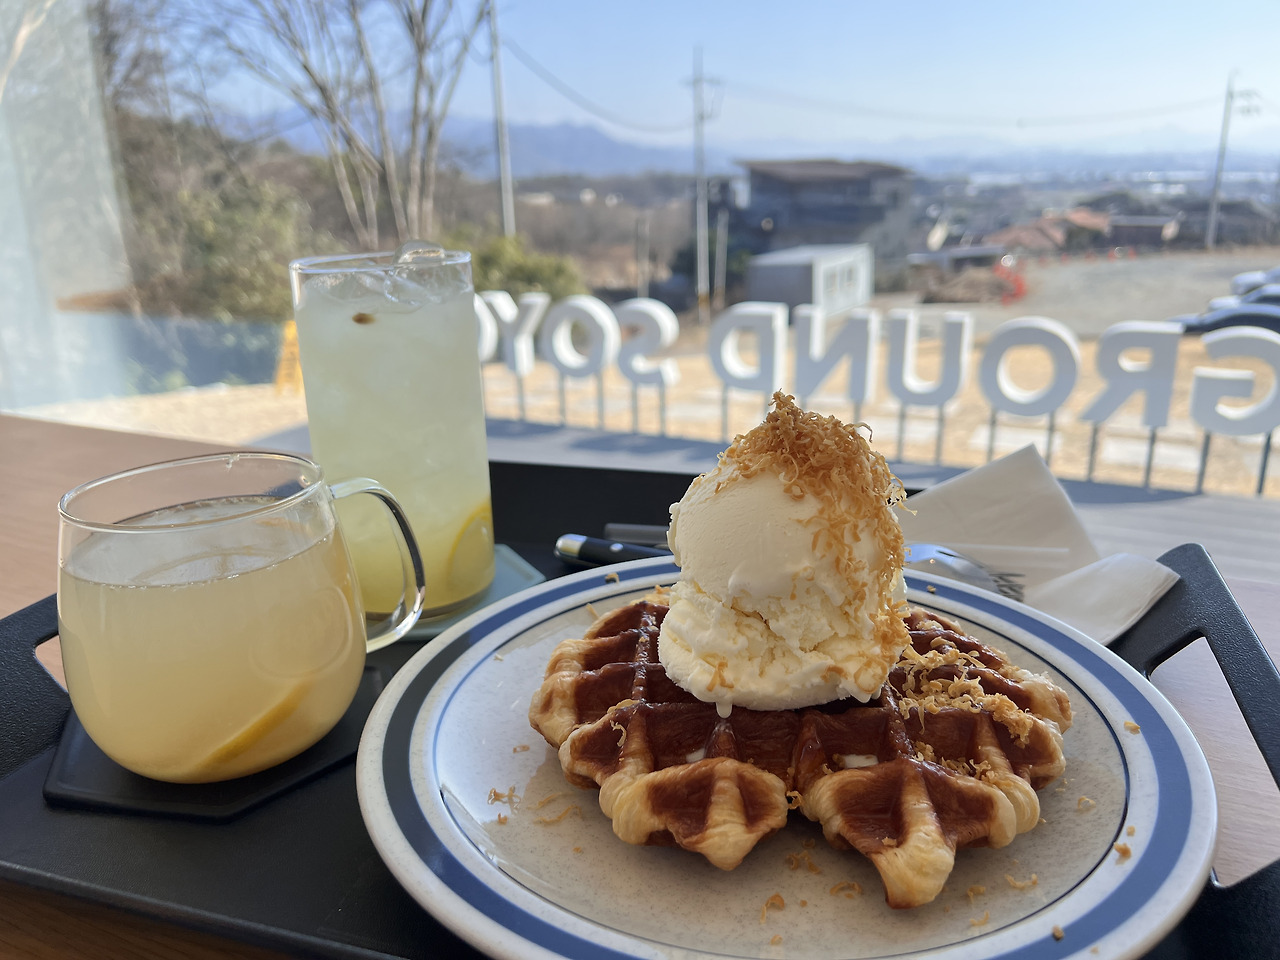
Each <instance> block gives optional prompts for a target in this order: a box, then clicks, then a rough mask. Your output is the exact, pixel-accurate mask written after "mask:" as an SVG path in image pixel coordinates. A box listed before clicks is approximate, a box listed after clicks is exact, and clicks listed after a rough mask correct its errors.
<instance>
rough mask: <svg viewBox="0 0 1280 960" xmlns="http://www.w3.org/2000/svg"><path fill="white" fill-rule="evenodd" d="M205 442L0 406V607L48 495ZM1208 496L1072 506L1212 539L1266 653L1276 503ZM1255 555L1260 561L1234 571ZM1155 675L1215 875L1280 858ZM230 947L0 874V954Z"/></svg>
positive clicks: (1228, 711) (35, 541)
mask: <svg viewBox="0 0 1280 960" xmlns="http://www.w3.org/2000/svg"><path fill="white" fill-rule="evenodd" d="M216 449H219V448H218V447H214V446H210V445H207V444H198V443H191V442H188V441H182V440H173V439H167V438H161V437H153V436H143V435H137V434H125V433H116V432H111V431H104V430H95V429H87V428H80V427H71V426H66V425H60V424H52V423H46V422H43V421H37V420H29V419H24V418H20V417H13V416H0V617H4V616H7V615H8V614H10V613H12V612H14V611H15V610H18V609H20V608H22V607H24V606H26V605H28V604H30V603H33V602H35V601H36V600H39V599H41V598H43V597H45V596H47V595H49V594H51V593H53V592H54V590H55V588H56V582H57V577H56V564H57V530H58V523H57V502H58V498H59V496H60V495H61V494H62V493H63V492H65V491H66V490H68V489H70V488H71V487H73V486H75V485H76V484H78V483H81V482H83V481H85V480H90V479H93V478H95V477H98V476H102V475H105V474H107V473H111V472H113V471H116V470H119V469H122V468H125V467H130V466H136V465H139V464H142V463H149V462H154V461H158V460H165V459H172V458H175V457H182V456H188V455H194V454H200V453H206V452H210V451H213V450H216ZM1217 501H1218V503H1217V506H1216V507H1215V505H1214V503H1213V502H1211V501H1210V500H1208V499H1206V498H1188V499H1187V500H1185V501H1182V502H1183V504H1184V506H1183V507H1182V508H1181V509H1180V508H1179V507H1178V505H1177V502H1174V501H1165V502H1160V503H1145V504H1144V503H1135V504H1128V505H1117V504H1107V505H1090V504H1082V505H1081V508H1080V509H1081V514H1082V516H1083V517H1084V521H1085V525H1086V526H1087V527H1088V528H1089V529H1090V532H1091V534H1093V536H1094V538H1095V540H1097V541H1098V543H1099V546H1100V548H1102V550H1103V552H1104V553H1108V552H1111V551H1114V550H1118V549H1128V550H1130V551H1131V552H1138V553H1148V554H1150V555H1157V554H1158V553H1159V552H1161V551H1163V550H1164V549H1168V548H1170V547H1173V546H1176V545H1178V544H1179V543H1182V542H1185V541H1186V540H1189V539H1199V540H1206V539H1208V540H1211V541H1212V542H1209V543H1207V544H1206V545H1207V546H1208V547H1209V550H1210V553H1211V554H1213V555H1214V556H1215V557H1217V558H1218V559H1219V563H1220V566H1221V567H1222V568H1223V570H1224V572H1226V574H1227V577H1228V582H1229V584H1230V585H1231V587H1232V589H1233V591H1234V592H1235V594H1236V597H1237V599H1238V600H1239V602H1240V604H1241V606H1242V607H1243V608H1244V610H1245V613H1246V614H1247V615H1248V616H1249V618H1250V620H1251V621H1252V622H1253V624H1254V625H1255V628H1257V629H1258V631H1259V634H1260V635H1261V637H1262V639H1263V641H1264V643H1266V644H1267V646H1268V648H1269V649H1270V650H1271V653H1272V656H1273V657H1276V656H1277V655H1280V627H1278V626H1277V624H1280V576H1274V575H1273V574H1272V570H1273V568H1272V567H1268V566H1265V565H1264V566H1262V567H1254V566H1250V564H1249V552H1250V550H1252V549H1253V547H1252V546H1251V545H1252V544H1255V543H1257V542H1258V540H1259V537H1260V535H1261V536H1262V537H1265V538H1266V539H1268V540H1269V541H1270V542H1271V543H1274V542H1275V540H1276V534H1277V533H1280V504H1276V503H1272V502H1264V501H1226V500H1224V499H1223V498H1217ZM1144 517H1148V518H1150V519H1149V520H1148V519H1144ZM1206 518H1212V523H1211V524H1209V523H1208V521H1207V520H1206ZM1197 534H1201V536H1197ZM1204 534H1209V535H1210V536H1205V535H1204ZM1235 544H1239V545H1240V547H1239V548H1238V549H1236V548H1234V545H1235ZM1255 569H1261V570H1262V571H1263V574H1264V575H1262V576H1258V577H1250V576H1247V575H1246V574H1248V573H1250V572H1252V571H1254V570H1255ZM55 669H56V666H55ZM1154 679H1155V682H1156V684H1157V686H1159V687H1160V688H1161V689H1162V690H1163V691H1164V692H1165V694H1166V695H1167V696H1168V697H1169V698H1170V700H1172V701H1173V703H1174V705H1175V706H1177V707H1178V709H1179V710H1180V711H1182V713H1183V715H1184V716H1185V717H1186V718H1187V720H1188V723H1189V724H1190V725H1191V727H1192V729H1193V730H1195V732H1196V735H1197V737H1199V738H1200V741H1201V744H1202V745H1203V747H1204V749H1205V753H1206V754H1207V755H1208V757H1209V761H1210V765H1211V767H1212V769H1213V773H1214V778H1215V782H1216V784H1217V787H1218V793H1219V800H1220V813H1221V824H1222V826H1221V834H1220V840H1219V851H1218V855H1217V858H1216V860H1215V869H1216V870H1217V871H1218V875H1219V877H1220V879H1222V880H1223V881H1224V882H1232V881H1234V880H1237V879H1240V878H1242V877H1244V876H1248V875H1249V874H1250V873H1252V872H1253V871H1254V870H1257V869H1260V868H1261V867H1262V866H1265V865H1266V864H1267V863H1270V862H1272V861H1274V860H1276V859H1280V837H1276V835H1275V831H1274V830H1273V829H1270V828H1268V829H1259V825H1261V824H1266V825H1268V827H1269V826H1270V825H1273V824H1275V823H1277V822H1280V791H1277V789H1276V788H1275V785H1274V784H1273V783H1272V781H1271V778H1270V777H1269V775H1268V774H1267V772H1266V769H1265V767H1264V766H1263V765H1262V760H1261V757H1260V756H1259V755H1258V753H1257V750H1256V748H1255V747H1254V746H1253V741H1252V739H1251V738H1250V737H1249V735H1248V733H1247V732H1246V731H1245V728H1244V724H1243V721H1242V720H1241V719H1240V718H1239V714H1238V713H1237V712H1236V710H1235V707H1234V704H1233V703H1232V701H1231V699H1230V694H1229V693H1228V692H1227V689H1226V684H1225V681H1223V680H1222V678H1221V674H1220V673H1219V671H1218V670H1217V667H1216V664H1215V663H1214V662H1213V660H1212V657H1211V655H1210V654H1209V653H1208V651H1207V649H1205V645H1204V642H1203V641H1200V642H1199V643H1198V644H1196V645H1193V646H1192V647H1189V648H1187V649H1186V650H1184V651H1183V652H1182V653H1179V654H1178V655H1177V656H1176V657H1174V658H1173V659H1171V660H1170V661H1169V662H1168V663H1166V664H1165V665H1164V666H1162V667H1161V668H1160V669H1159V670H1158V671H1157V673H1156V675H1155V678H1154ZM228 955H233V956H238V957H248V958H263V960H265V958H271V957H281V956H283V955H282V954H280V953H276V952H273V951H268V950H262V949H258V948H254V947H249V946H247V945H245V944H243V943H240V942H237V941H231V940H226V939H223V938H220V937H217V936H211V935H209V934H205V933H203V932H198V931H193V930H188V929H186V928H183V927H179V926H176V925H174V924H170V923H166V922H163V921H160V920H156V919H152V918H150V917H140V916H134V915H131V914H128V913H125V912H124V911H121V910H116V909H112V908H110V907H106V906H103V905H100V904H96V903H89V902H82V901H79V900H76V899H73V898H71V897H67V896H63V895H61V894H55V893H49V892H45V891H40V890H35V889H31V888H27V887H23V886H19V885H16V884H13V883H0V957H7V956H20V957H32V958H53V957H59V958H86V960H87V958H95V960H97V958H112V957H142V958H171V957H181V958H192V960H203V958H213V957H225V956H228Z"/></svg>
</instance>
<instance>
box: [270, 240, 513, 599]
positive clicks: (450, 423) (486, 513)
mask: <svg viewBox="0 0 1280 960" xmlns="http://www.w3.org/2000/svg"><path fill="white" fill-rule="evenodd" d="M290 274H291V278H292V286H293V298H294V315H295V319H296V321H297V325H298V346H299V353H300V357H301V361H302V375H303V383H304V388H305V392H306V401H307V420H308V426H309V429H310V434H311V453H312V456H314V457H315V459H316V460H317V461H318V462H319V463H321V464H323V465H324V467H325V469H326V470H328V471H329V472H330V473H333V474H340V475H344V476H373V477H377V478H378V479H379V481H380V482H381V483H382V484H384V485H385V486H386V487H387V489H388V490H390V491H391V492H392V493H393V494H395V496H396V498H397V499H398V500H399V501H400V503H401V504H402V505H403V507H404V509H405V512H406V513H407V514H408V516H409V522H410V524H411V525H412V526H413V530H414V533H415V534H416V535H417V539H418V544H419V546H420V548H421V550H422V559H423V564H424V569H425V572H426V581H427V599H426V605H425V612H424V616H427V617H430V616H434V615H440V614H444V613H446V612H448V611H450V610H453V609H456V608H458V607H461V606H463V605H464V604H466V603H467V602H468V601H469V600H471V599H473V598H475V597H476V596H477V595H479V594H481V593H482V592H483V591H484V590H485V588H486V587H488V586H489V583H490V582H491V581H492V580H493V575H494V558H493V517H492V511H491V507H490V498H489V462H488V452H487V449H486V444H485V423H484V401H483V396H482V391H481V384H480V359H479V355H478V349H479V347H478V344H479V328H478V322H477V320H476V315H475V305H474V299H475V294H474V290H473V288H472V285H471V257H470V254H468V253H465V252H457V251H446V250H443V249H442V248H440V247H437V246H434V245H431V244H421V243H409V244H405V245H404V246H402V247H401V248H400V249H399V250H397V251H396V252H395V253H394V254H391V253H381V254H368V255H361V256H352V257H313V258H308V259H304V260H296V261H294V262H293V263H292V264H291V265H290ZM339 515H340V516H341V518H342V525H343V530H344V531H345V533H346V537H347V543H348V545H349V547H350V549H351V555H352V558H353V560H354V562H355V567H356V571H357V574H358V576H359V580H360V588H361V591H362V593H363V597H364V606H365V609H366V611H367V612H368V613H369V614H371V615H373V616H375V617H376V616H378V615H381V614H383V613H385V612H386V611H388V610H390V609H392V607H394V605H395V602H396V599H397V598H398V597H399V596H400V593H401V590H402V585H403V574H402V564H400V563H399V562H398V561H397V560H396V558H395V556H394V553H393V552H392V551H391V550H389V549H388V546H387V545H388V543H389V542H390V530H389V528H388V524H387V521H386V519H385V517H384V516H383V515H382V514H381V513H380V512H379V511H378V510H377V509H376V506H374V505H372V504H367V503H359V502H355V501H348V502H345V503H342V504H340V505H339Z"/></svg>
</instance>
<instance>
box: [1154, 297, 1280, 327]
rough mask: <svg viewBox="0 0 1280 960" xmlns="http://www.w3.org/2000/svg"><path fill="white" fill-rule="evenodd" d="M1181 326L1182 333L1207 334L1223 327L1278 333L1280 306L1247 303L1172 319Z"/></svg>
mask: <svg viewBox="0 0 1280 960" xmlns="http://www.w3.org/2000/svg"><path fill="white" fill-rule="evenodd" d="M1173 321H1174V322H1175V323H1180V324H1182V332H1183V333H1184V334H1188V333H1208V332H1209V331H1210V330H1220V329H1222V328H1223V327H1262V328H1263V329H1264V330H1272V331H1274V332H1276V333H1280V306H1272V305H1270V304H1267V303H1249V304H1242V305H1241V306H1238V307H1228V308H1226V309H1225V310H1206V311H1205V312H1204V313H1197V314H1191V315H1188V316H1183V317H1174V318H1173Z"/></svg>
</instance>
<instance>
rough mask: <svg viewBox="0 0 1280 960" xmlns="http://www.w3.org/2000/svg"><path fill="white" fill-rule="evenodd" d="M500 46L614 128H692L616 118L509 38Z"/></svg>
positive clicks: (647, 130) (646, 130)
mask: <svg viewBox="0 0 1280 960" xmlns="http://www.w3.org/2000/svg"><path fill="white" fill-rule="evenodd" d="M502 45H503V46H504V47H506V48H507V49H508V50H510V51H511V52H512V53H513V54H514V55H515V58H516V59H517V60H519V61H520V62H521V63H523V64H524V65H525V66H526V67H528V68H529V69H530V70H532V71H533V72H534V73H535V74H537V75H538V77H540V78H541V79H542V80H543V82H545V83H546V84H547V85H548V86H550V87H552V88H554V89H555V90H556V92H558V93H559V94H560V95H561V96H563V97H565V98H566V99H568V100H571V101H572V102H573V103H575V104H577V105H578V106H579V107H581V108H582V109H583V110H585V111H587V113H590V114H592V115H593V116H595V117H597V118H599V119H601V120H604V121H605V122H607V123H611V124H613V125H614V126H616V127H626V128H628V129H630V130H639V131H641V132H642V133H678V132H683V131H686V130H689V129H691V128H692V126H693V124H692V123H678V124H662V125H653V124H644V123H634V122H632V121H630V120H626V119H624V118H622V117H620V116H618V115H617V114H616V113H613V112H611V111H609V110H606V109H605V108H604V107H602V106H600V105H598V104H596V103H593V102H592V101H590V100H588V99H587V98H586V97H584V96H583V95H582V94H580V93H579V92H578V91H577V90H575V89H573V87H571V86H569V85H568V84H567V83H565V82H564V81H563V80H561V79H560V78H559V77H557V76H556V75H555V74H554V73H552V72H551V71H550V70H548V69H547V68H546V67H544V66H543V65H542V64H540V63H538V61H537V60H535V59H533V57H531V56H530V55H529V54H528V53H526V52H525V51H524V49H523V48H521V46H520V45H519V44H518V43H516V42H515V41H514V40H512V39H511V38H510V37H505V38H503V40H502Z"/></svg>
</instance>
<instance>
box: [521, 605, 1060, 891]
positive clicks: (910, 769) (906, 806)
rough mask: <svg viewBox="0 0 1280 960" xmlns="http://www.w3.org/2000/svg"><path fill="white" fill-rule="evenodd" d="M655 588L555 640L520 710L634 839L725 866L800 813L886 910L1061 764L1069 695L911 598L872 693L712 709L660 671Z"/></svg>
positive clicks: (1020, 821)
mask: <svg viewBox="0 0 1280 960" xmlns="http://www.w3.org/2000/svg"><path fill="white" fill-rule="evenodd" d="M660 600H661V597H660V596H655V597H651V598H648V599H645V600H641V601H637V602H635V603H632V604H630V605H628V606H625V607H622V608H620V609H618V610H615V611H613V612H611V613H608V614H606V615H604V616H602V617H600V618H599V619H598V620H596V622H595V623H593V624H592V626H591V627H590V629H588V630H587V632H586V634H585V635H584V636H583V637H582V638H581V639H577V638H575V639H572V640H566V641H564V642H562V643H560V644H559V645H558V646H557V647H556V649H555V650H554V652H553V653H552V655H551V659H550V662H549V663H548V665H547V671H546V677H545V680H544V681H543V683H542V686H541V687H540V688H539V689H538V691H537V692H536V693H535V694H534V697H533V701H532V704H531V706H530V709H529V720H530V723H531V724H532V725H533V727H534V728H535V729H536V730H538V732H539V733H541V734H542V735H543V737H544V738H546V740H547V742H548V743H550V744H551V745H552V746H554V747H556V748H557V749H558V750H559V757H560V764H561V767H562V768H563V769H564V773H565V776H566V778H567V779H568V780H569V781H570V782H571V783H573V784H575V785H577V786H582V787H595V786H598V787H599V788H600V808H601V809H602V810H603V811H604V813H605V815H606V816H608V817H609V818H610V819H611V820H612V822H613V829H614V832H615V833H616V834H617V835H618V836H619V837H620V838H622V839H623V840H625V841H627V842H628V843H635V844H665V845H671V844H675V845H678V846H681V847H684V848H685V849H688V850H693V851H696V852H698V853H701V854H702V855H703V856H705V857H706V858H707V859H708V860H709V861H710V862H711V863H713V864H715V865H716V866H717V867H720V868H722V869H725V870H731V869H733V868H734V867H736V866H737V865H738V864H739V863H741V862H742V859H743V858H744V857H745V856H746V855H747V854H748V853H749V852H750V851H751V849H752V848H753V847H754V846H755V845H756V844H757V843H758V842H759V841H760V840H762V839H764V838H765V837H767V836H769V835H770V834H772V833H774V832H775V831H777V830H779V829H781V828H782V827H783V826H784V825H785V824H786V821H787V815H788V811H789V810H791V809H798V810H799V811H800V812H801V813H803V814H804V815H805V816H806V817H808V818H809V819H811V820H814V821H817V822H819V823H820V824H821V825H822V829H823V832H824V834H825V836H826V838H827V840H828V842H830V843H831V844H832V845H833V846H835V847H837V848H841V849H847V848H853V849H856V850H858V851H859V852H860V853H862V854H864V855H865V856H867V857H868V858H869V859H870V860H871V862H872V863H873V864H874V865H875V867H876V869H877V870H878V871H879V873H880V876H881V879H882V880H883V882H884V886H885V895H886V900H887V901H888V903H889V905H890V906H892V907H914V906H919V905H921V904H924V903H928V902H929V901H931V900H932V899H933V898H934V897H936V896H937V895H938V893H939V892H940V891H941V889H942V886H943V884H944V883H945V882H946V879H947V877H948V876H949V875H950V873H951V868H952V866H953V864H954V862H955V853H956V850H957V849H958V848H961V847H966V846H982V845H987V846H992V847H1002V846H1004V845H1006V844H1008V843H1009V842H1010V841H1012V840H1013V838H1014V837H1015V836H1016V835H1017V834H1019V833H1022V832H1024V831H1027V830H1030V829H1031V828H1032V827H1034V826H1035V825H1036V823H1037V822H1038V821H1039V818H1040V803H1039V799H1038V798H1037V796H1036V789H1038V788H1040V787H1043V786H1044V785H1045V784H1047V783H1049V782H1050V781H1051V780H1053V779H1054V778H1055V777H1057V776H1059V775H1060V774H1061V773H1062V771H1063V769H1064V766H1065V764H1064V760H1063V756H1062V731H1063V730H1065V729H1066V728H1067V727H1069V726H1070V725H1071V707H1070V704H1069V702H1068V700H1067V697H1066V694H1065V693H1063V691H1062V690H1060V689H1059V688H1058V687H1056V686H1055V685H1054V684H1053V683H1052V682H1050V681H1049V680H1048V679H1047V678H1045V677H1043V676H1037V675H1033V674H1030V673H1028V672H1026V671H1024V670H1022V669H1020V668H1018V667H1016V666H1014V665H1012V664H1011V663H1009V662H1008V661H1007V660H1006V659H1005V658H1004V657H1003V656H1002V655H1001V654H1000V653H998V652H997V651H995V650H993V649H991V648H990V647H987V646H985V645H983V644H982V643H980V642H979V641H977V640H976V639H974V638H972V637H969V636H967V635H965V633H964V632H963V631H962V630H961V629H960V628H959V627H958V626H957V625H956V624H954V623H951V622H950V621H948V620H946V619H944V618H942V617H940V616H938V615H937V614H932V613H926V612H925V611H923V610H920V609H912V610H911V611H910V612H909V614H908V615H907V616H906V618H905V621H906V625H907V629H908V631H909V633H910V636H911V645H910V646H909V647H907V648H906V650H905V651H904V653H903V656H902V657H901V659H900V660H899V661H898V663H897V664H896V665H895V666H894V668H893V670H892V671H891V672H890V675H889V679H888V681H887V682H886V683H885V685H884V687H883V688H882V689H881V691H880V694H879V697H878V698H877V699H874V700H871V701H870V702H868V703H866V704H862V703H858V702H857V701H853V700H842V701H838V702H835V703H829V704H825V705H823V706H819V707H810V708H806V709H802V710H775V711H754V710H745V709H742V708H735V709H734V710H733V711H732V712H731V714H730V715H729V717H727V718H721V717H720V716H719V715H718V714H717V712H716V708H715V705H714V704H710V703H704V702H702V701H700V700H698V699H696V698H695V697H694V696H692V695H691V694H690V693H688V692H687V691H685V690H683V689H681V688H680V687H678V686H676V684H675V683H673V682H672V681H671V680H670V679H668V677H667V675H666V673H665V671H664V670H663V668H662V664H661V663H660V662H659V660H658V631H659V628H660V626H661V623H662V618H663V616H664V615H665V614H666V611H667V608H666V606H665V605H664V604H663V603H661V602H660Z"/></svg>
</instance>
